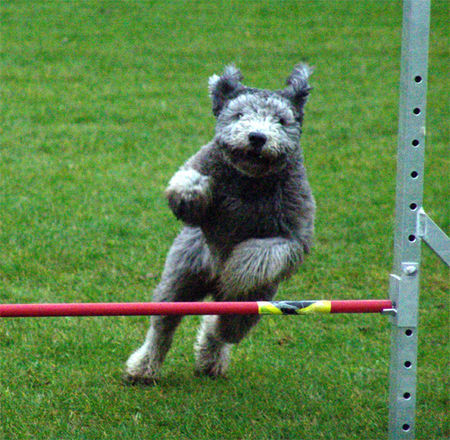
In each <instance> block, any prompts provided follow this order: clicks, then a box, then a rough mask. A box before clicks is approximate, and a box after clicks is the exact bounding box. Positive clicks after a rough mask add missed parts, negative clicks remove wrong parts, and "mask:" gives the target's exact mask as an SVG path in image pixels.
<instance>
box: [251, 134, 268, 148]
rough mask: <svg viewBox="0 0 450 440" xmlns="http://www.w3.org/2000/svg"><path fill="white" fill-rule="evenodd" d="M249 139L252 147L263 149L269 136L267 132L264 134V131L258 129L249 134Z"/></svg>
mask: <svg viewBox="0 0 450 440" xmlns="http://www.w3.org/2000/svg"><path fill="white" fill-rule="evenodd" d="M248 140H249V142H250V145H251V146H252V147H254V148H259V149H261V147H262V146H263V145H264V144H265V143H266V141H267V136H266V135H265V134H263V133H258V132H257V131H252V132H251V133H250V134H249V135H248Z"/></svg>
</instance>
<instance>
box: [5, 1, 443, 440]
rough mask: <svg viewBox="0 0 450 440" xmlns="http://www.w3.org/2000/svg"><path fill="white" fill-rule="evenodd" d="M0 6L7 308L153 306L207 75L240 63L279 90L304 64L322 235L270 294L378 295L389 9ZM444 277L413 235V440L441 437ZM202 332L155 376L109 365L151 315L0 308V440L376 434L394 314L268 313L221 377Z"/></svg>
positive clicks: (386, 213)
mask: <svg viewBox="0 0 450 440" xmlns="http://www.w3.org/2000/svg"><path fill="white" fill-rule="evenodd" d="M448 12H449V11H448V2H445V1H438V0H435V1H433V5H432V32H431V41H430V72H429V94H428V110H427V157H426V185H425V208H426V210H427V212H428V213H429V214H430V215H431V217H432V218H433V219H434V220H435V221H436V222H437V223H438V224H440V225H441V227H443V228H444V229H446V230H448V215H447V212H446V208H445V204H444V203H443V202H444V200H445V199H446V196H448V179H447V173H448V160H447V161H446V155H445V153H446V151H447V150H446V148H447V144H448V129H447V128H448V127H447V125H446V123H445V114H446V111H445V110H446V104H447V102H448V88H447V86H446V83H447V81H446V80H448V73H447V69H446V61H447V58H448V46H447V39H446V35H447V17H448ZM1 14H2V16H1V19H0V22H1V25H0V26H1V28H0V32H1V49H0V62H1V70H0V83H1V94H2V97H1V103H0V105H1V112H0V130H1V132H0V139H1V146H0V212H1V216H0V301H2V302H38V301H42V302H46V301H55V302H56V301H59V302H67V301H138V300H148V299H149V298H150V296H151V291H152V289H153V287H154V286H155V285H156V283H157V281H158V277H159V273H160V272H161V269H162V266H163V263H164V258H165V254H166V252H167V250H168V248H169V246H170V243H171V241H172V240H173V238H174V236H175V235H176V233H177V231H178V230H179V228H180V225H179V224H178V223H177V222H176V220H175V219H174V218H173V216H172V215H171V213H170V212H169V210H168V208H167V206H166V202H165V200H164V198H163V195H162V193H163V189H164V187H165V185H166V183H167V181H168V179H169V178H170V176H171V175H172V173H173V172H174V171H175V170H176V169H177V168H178V167H179V166H180V165H181V164H182V163H183V161H184V160H186V159H187V158H188V157H189V156H190V155H191V154H192V153H193V152H194V151H196V150H197V149H198V148H199V146H201V145H202V144H204V143H206V142H207V141H208V140H209V139H210V137H211V135H212V133H213V129H214V120H213V117H212V116H211V114H210V103H209V100H208V96H207V91H206V84H207V78H208V76H209V75H211V74H212V73H214V72H218V71H220V70H221V69H222V67H223V65H224V64H227V63H229V62H235V63H236V64H237V65H238V66H239V67H240V68H241V69H242V71H243V73H244V74H245V76H246V81H247V83H248V84H251V85H255V86H259V87H267V88H278V87H280V85H281V84H282V81H283V80H284V78H285V77H286V76H287V75H288V73H289V71H290V69H291V68H292V66H293V65H294V64H295V63H297V62H298V61H300V60H306V61H308V62H310V63H311V64H312V65H314V66H315V67H316V73H315V74H314V77H313V80H312V82H313V85H314V91H313V94H312V97H311V100H310V103H309V104H308V112H307V115H306V118H305V127H304V137H303V148H304V150H305V156H306V161H307V165H308V169H309V176H310V181H311V184H312V187H313V189H314V193H315V196H316V199H317V203H318V218H317V239H316V246H315V249H314V252H313V254H312V255H311V256H310V257H309V259H308V260H307V262H306V263H305V264H304V265H303V267H302V268H301V270H300V272H299V274H298V275H296V276H295V277H294V278H293V279H292V280H290V281H289V282H287V283H285V284H284V285H283V287H282V289H281V291H280V292H279V294H278V298H280V299H281V298H284V299H288V298H289V299H309V298H325V297H333V298H342V299H346V298H348V299H353V298H384V297H386V295H387V290H388V274H389V271H390V270H391V267H392V234H393V223H394V221H393V206H394V188H395V167H396V164H395V155H396V142H397V140H396V134H397V108H398V104H397V102H398V79H399V59H400V36H401V4H400V2H399V1H392V2H391V1H390V2H388V1H382V2H379V1H360V2H352V1H347V0H346V1H337V0H336V1H332V0H329V1H313V2H306V1H302V2H296V1H283V2H278V1H272V0H263V1H249V0H247V1H245V2H244V1H233V2H208V1H195V2H183V1H171V2H158V1H75V0H73V1H69V0H66V1H44V0H41V1H38V0H36V1H33V2H29V1H25V0H23V1H20V0H15V1H12V0H9V1H8V0H5V1H3V2H2V9H1ZM447 158H448V157H447ZM447 275H448V273H447V272H446V269H445V267H444V265H443V264H441V263H440V262H439V260H438V259H437V257H435V256H434V255H433V254H432V252H431V251H429V250H428V249H426V248H424V250H423V270H422V273H421V287H422V291H421V312H420V352H419V384H418V402H417V438H418V439H422V440H429V439H436V440H438V439H445V438H447V437H448V436H449V435H450V433H449V424H448V416H447V412H448V391H447V389H446V381H447V379H448V369H447V361H448V308H447V300H446V293H447ZM198 323H199V318H197V317H191V318H186V319H185V320H184V322H183V324H182V326H181V328H180V329H179V331H178V333H177V336H176V340H175V343H174V346H173V349H172V351H171V352H170V354H169V357H168V359H167V364H166V365H165V370H164V377H163V380H162V381H161V383H160V384H159V385H157V386H155V387H151V388H145V387H126V386H124V385H123V384H122V381H121V374H122V368H123V364H124V361H125V360H126V358H127V356H128V355H129V353H130V352H131V350H133V349H135V348H136V347H137V346H138V344H139V343H140V342H141V341H142V338H143V336H144V333H145V331H146V327H147V324H148V319H147V318H120V317H119V318H54V319H51V318H49V319H47V318H45V319H36V320H33V319H18V320H3V321H0V353H1V356H0V438H1V439H5V440H6V439H21V440H22V439H58V440H62V439H64V440H65V439H102V438H105V439H137V438H138V439H144V438H145V439H151V438H158V439H174V438H176V439H182V440H183V439H186V440H187V439H194V438H195V439H208V440H213V439H233V440H243V439H245V440H251V439H255V440H256V439H258V440H260V439H263V440H264V439H267V440H269V439H270V440H276V439H280V440H281V439H301V440H308V439H314V440H318V439H339V440H340V439H343V440H350V439H355V440H356V439H358V440H360V439H365V440H379V439H383V438H386V434H387V398H388V393H387V383H388V364H389V361H388V356H389V323H388V321H387V320H386V319H384V318H380V317H378V316H336V317H313V318H307V317H305V318H301V319H299V318H295V317H286V318H276V317H266V318H264V319H263V320H262V322H261V324H260V325H259V326H258V327H257V328H256V329H255V330H254V331H253V333H252V334H251V336H250V337H249V338H248V339H246V340H245V341H244V342H242V344H240V345H239V346H238V347H237V348H236V349H235V351H234V357H233V361H232V365H231V369H230V373H229V378H228V379H220V380H216V381H211V380H208V379H204V378H197V377H194V376H193V374H192V373H193V351H192V343H193V340H194V337H195V332H196V327H197V325H198Z"/></svg>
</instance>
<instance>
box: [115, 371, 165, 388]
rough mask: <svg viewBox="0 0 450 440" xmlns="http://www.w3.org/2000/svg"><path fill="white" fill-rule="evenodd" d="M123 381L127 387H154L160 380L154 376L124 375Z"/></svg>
mask: <svg viewBox="0 0 450 440" xmlns="http://www.w3.org/2000/svg"><path fill="white" fill-rule="evenodd" d="M122 381H123V383H124V384H125V385H146V386H154V385H156V384H157V383H158V382H159V378H158V377H154V376H136V375H132V374H130V373H124V375H123V376H122Z"/></svg>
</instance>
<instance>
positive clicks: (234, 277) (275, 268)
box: [220, 237, 305, 296]
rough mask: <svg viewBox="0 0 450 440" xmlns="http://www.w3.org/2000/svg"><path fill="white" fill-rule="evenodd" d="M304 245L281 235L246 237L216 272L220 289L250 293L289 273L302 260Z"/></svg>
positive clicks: (275, 281) (231, 294)
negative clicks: (219, 272) (218, 272)
mask: <svg viewBox="0 0 450 440" xmlns="http://www.w3.org/2000/svg"><path fill="white" fill-rule="evenodd" d="M304 253H305V245H304V244H303V243H302V242H300V241H297V240H294V239H286V238H282V237H274V238H260V239H249V240H245V241H243V242H242V243H240V244H238V245H237V246H236V247H235V248H234V249H233V251H232V252H231V255H230V257H229V258H228V259H227V260H226V262H225V265H224V268H223V270H222V272H221V275H220V282H221V286H222V289H223V290H224V291H227V292H229V295H230V296H233V292H235V293H242V292H251V291H254V290H255V289H258V288H260V287H261V286H265V285H272V284H276V283H278V282H280V281H281V280H282V279H284V278H287V277H288V276H290V275H291V274H292V273H293V272H294V271H295V269H296V268H297V266H298V265H299V264H300V263H301V262H302V261H303V256H304Z"/></svg>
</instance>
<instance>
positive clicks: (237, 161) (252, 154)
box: [227, 148, 286, 177]
mask: <svg viewBox="0 0 450 440" xmlns="http://www.w3.org/2000/svg"><path fill="white" fill-rule="evenodd" d="M227 155H228V157H229V159H230V161H231V163H232V164H233V166H234V167H235V168H237V169H238V170H240V171H241V172H243V173H244V174H247V175H250V176H255V177H256V176H266V175H268V174H272V173H276V172H278V171H280V170H281V169H282V168H283V167H284V164H285V159H286V155H285V154H282V153H280V154H277V155H273V154H268V153H267V151H255V150H254V149H250V148H248V149H244V148H232V149H227Z"/></svg>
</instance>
